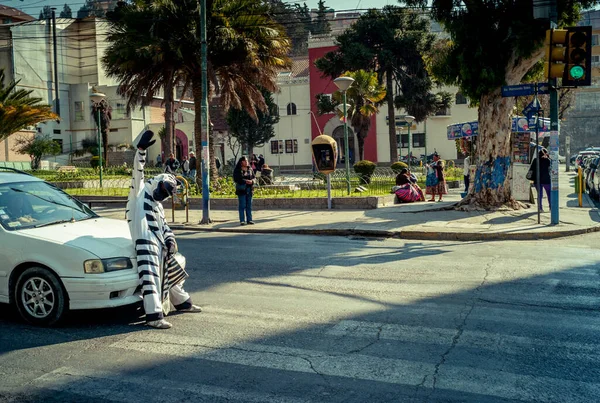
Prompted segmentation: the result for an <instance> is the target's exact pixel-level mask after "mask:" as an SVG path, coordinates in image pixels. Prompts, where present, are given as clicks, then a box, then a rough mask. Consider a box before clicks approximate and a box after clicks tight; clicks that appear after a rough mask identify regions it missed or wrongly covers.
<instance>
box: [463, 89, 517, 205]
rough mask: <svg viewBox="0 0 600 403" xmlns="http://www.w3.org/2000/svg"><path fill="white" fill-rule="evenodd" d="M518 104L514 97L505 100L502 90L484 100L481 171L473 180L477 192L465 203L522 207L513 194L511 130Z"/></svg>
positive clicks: (479, 153) (479, 152)
mask: <svg viewBox="0 0 600 403" xmlns="http://www.w3.org/2000/svg"><path fill="white" fill-rule="evenodd" d="M514 103H515V101H514V98H502V96H501V94H500V89H499V88H498V89H497V90H496V91H494V92H492V93H491V94H488V95H484V96H482V97H481V101H480V104H479V137H478V138H477V154H476V156H477V157H476V164H477V170H476V172H475V177H474V178H471V180H472V181H473V184H474V186H473V189H474V191H473V193H472V194H470V195H469V196H468V197H467V199H465V200H464V201H463V203H461V204H475V205H479V206H481V207H499V206H502V205H506V204H508V205H510V206H512V207H516V206H518V204H517V203H515V201H514V199H513V198H512V196H511V191H510V175H511V172H510V170H511V157H510V151H511V149H510V130H511V116H512V112H513V106H514Z"/></svg>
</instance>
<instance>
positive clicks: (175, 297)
mask: <svg viewBox="0 0 600 403" xmlns="http://www.w3.org/2000/svg"><path fill="white" fill-rule="evenodd" d="M153 136H154V133H153V132H152V131H150V130H148V131H146V132H145V133H144V134H143V135H142V137H141V139H140V141H139V143H138V145H137V152H136V154H135V159H134V161H133V169H132V179H131V186H130V189H129V196H128V198H127V208H126V212H125V215H126V218H127V223H128V225H129V230H130V232H131V239H132V240H133V242H134V245H135V252H136V258H137V267H138V274H139V277H140V283H141V285H142V296H143V300H144V311H145V312H146V322H147V323H148V325H149V326H152V327H155V328H159V329H168V328H170V327H171V324H170V323H169V322H167V321H166V320H165V319H164V315H165V313H168V309H169V305H170V304H168V303H167V304H165V305H167V307H166V312H164V311H163V302H165V301H167V302H168V301H169V300H170V302H171V303H172V304H173V305H174V306H175V309H177V310H179V311H187V312H200V311H201V309H200V307H198V306H196V305H193V304H192V299H191V298H190V296H189V294H188V293H187V292H185V290H184V289H183V282H184V281H185V279H186V278H187V277H188V275H187V273H186V272H185V270H184V269H183V268H182V267H181V266H179V265H178V264H176V261H175V259H174V257H173V255H174V254H175V253H176V252H177V242H176V241H175V235H174V234H173V231H171V228H169V226H168V225H167V220H166V219H165V211H164V209H163V206H162V203H161V202H162V201H163V200H166V199H168V198H169V197H171V196H172V195H173V192H175V190H176V189H177V179H176V178H175V176H174V175H171V174H160V175H157V176H155V177H153V178H151V179H149V180H147V181H146V180H145V178H144V166H145V164H146V150H147V149H148V147H150V146H151V145H152V144H154V142H155V141H156V140H152V137H153Z"/></svg>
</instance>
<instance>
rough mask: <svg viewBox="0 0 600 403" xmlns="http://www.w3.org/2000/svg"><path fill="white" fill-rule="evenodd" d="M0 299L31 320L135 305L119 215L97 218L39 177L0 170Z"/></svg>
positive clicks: (126, 236)
mask: <svg viewBox="0 0 600 403" xmlns="http://www.w3.org/2000/svg"><path fill="white" fill-rule="evenodd" d="M0 262H2V263H1V264H0V303H9V304H13V305H15V306H16V308H17V310H18V312H19V313H20V315H21V316H22V317H23V318H24V319H25V320H27V321H28V322H30V323H32V324H36V325H52V324H54V323H56V322H57V321H59V320H60V319H61V318H62V317H63V316H64V315H65V313H66V312H67V311H68V310H69V309H94V308H109V307H116V306H122V305H128V304H132V303H136V302H138V301H140V300H141V297H140V295H139V292H136V291H137V289H138V284H139V277H138V273H137V268H136V260H135V249H134V247H133V243H132V241H131V236H130V232H129V228H128V226H127V223H126V222H125V221H119V220H113V219H108V218H102V217H99V216H98V215H96V214H95V213H94V212H93V211H92V210H91V209H89V208H88V207H87V206H85V205H84V204H82V203H81V202H79V201H78V200H76V199H74V198H72V197H70V196H69V195H67V194H66V193H64V192H63V191H61V190H60V189H58V188H56V187H54V186H53V185H51V184H49V183H47V182H44V181H42V180H40V179H38V178H35V177H33V176H30V175H27V174H25V173H19V172H7V171H6V169H5V168H0Z"/></svg>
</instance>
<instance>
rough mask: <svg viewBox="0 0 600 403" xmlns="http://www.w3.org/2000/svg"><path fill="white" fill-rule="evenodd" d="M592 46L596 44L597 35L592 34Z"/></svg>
mask: <svg viewBox="0 0 600 403" xmlns="http://www.w3.org/2000/svg"><path fill="white" fill-rule="evenodd" d="M592 46H598V35H592Z"/></svg>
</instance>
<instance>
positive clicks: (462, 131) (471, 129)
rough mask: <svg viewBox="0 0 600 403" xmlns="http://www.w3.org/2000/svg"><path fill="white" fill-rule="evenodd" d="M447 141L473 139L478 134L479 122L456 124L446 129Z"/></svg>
mask: <svg viewBox="0 0 600 403" xmlns="http://www.w3.org/2000/svg"><path fill="white" fill-rule="evenodd" d="M446 130H447V135H448V140H455V139H461V138H463V137H475V136H477V135H478V134H479V122H465V123H457V124H454V125H450V126H448V127H447V129H446Z"/></svg>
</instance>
